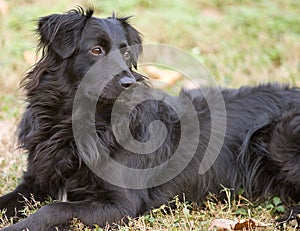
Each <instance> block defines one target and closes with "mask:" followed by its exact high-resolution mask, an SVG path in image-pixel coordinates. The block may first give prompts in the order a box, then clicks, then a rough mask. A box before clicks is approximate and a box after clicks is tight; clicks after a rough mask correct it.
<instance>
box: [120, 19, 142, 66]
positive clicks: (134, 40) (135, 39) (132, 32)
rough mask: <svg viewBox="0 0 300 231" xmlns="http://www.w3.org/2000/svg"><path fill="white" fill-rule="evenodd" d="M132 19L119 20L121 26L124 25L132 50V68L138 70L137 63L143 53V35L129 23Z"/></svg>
mask: <svg viewBox="0 0 300 231" xmlns="http://www.w3.org/2000/svg"><path fill="white" fill-rule="evenodd" d="M130 18H131V17H124V18H117V19H118V20H119V21H120V22H121V24H122V25H123V27H124V29H125V31H126V36H127V40H128V43H129V45H130V46H132V47H131V48H132V49H131V51H132V52H131V60H132V61H131V62H132V66H133V67H134V68H135V69H137V62H138V59H139V56H140V55H141V53H142V52H143V48H142V34H141V33H140V32H139V31H137V30H136V29H135V28H134V27H133V26H131V25H130V24H129V23H128V19H130Z"/></svg>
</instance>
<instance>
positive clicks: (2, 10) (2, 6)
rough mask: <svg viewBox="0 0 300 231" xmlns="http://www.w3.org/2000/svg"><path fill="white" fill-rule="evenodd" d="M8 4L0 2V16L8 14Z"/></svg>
mask: <svg viewBox="0 0 300 231" xmlns="http://www.w3.org/2000/svg"><path fill="white" fill-rule="evenodd" d="M8 8H9V7H8V3H7V2H6V1H4V0H0V14H3V15H6V14H8Z"/></svg>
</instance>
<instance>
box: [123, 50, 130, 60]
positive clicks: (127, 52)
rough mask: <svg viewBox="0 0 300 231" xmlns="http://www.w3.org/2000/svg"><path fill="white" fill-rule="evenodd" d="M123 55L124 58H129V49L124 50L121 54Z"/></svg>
mask: <svg viewBox="0 0 300 231" xmlns="http://www.w3.org/2000/svg"><path fill="white" fill-rule="evenodd" d="M123 57H124V59H125V60H129V59H130V57H131V54H130V52H129V51H125V52H124V54H123Z"/></svg>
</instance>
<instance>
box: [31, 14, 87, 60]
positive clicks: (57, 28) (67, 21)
mask: <svg viewBox="0 0 300 231" xmlns="http://www.w3.org/2000/svg"><path fill="white" fill-rule="evenodd" d="M92 14H93V11H92V10H87V11H86V12H84V10H83V9H82V8H78V9H76V10H71V11H69V12H68V13H66V14H53V15H49V16H46V17H42V18H40V19H39V22H38V28H37V32H38V33H39V35H40V46H41V47H43V48H45V47H46V48H48V49H52V50H53V51H54V52H55V53H56V54H58V55H59V56H60V57H61V58H63V59H65V58H68V57H70V56H71V55H72V54H73V53H74V51H75V50H76V48H78V46H79V42H80V38H81V33H82V30H83V28H84V26H85V24H86V20H87V19H88V18H90V17H91V16H92Z"/></svg>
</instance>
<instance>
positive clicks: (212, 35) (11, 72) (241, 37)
mask: <svg viewBox="0 0 300 231" xmlns="http://www.w3.org/2000/svg"><path fill="white" fill-rule="evenodd" d="M76 5H83V6H91V5H93V6H94V7H95V14H96V15H97V16H103V17H107V16H109V15H111V12H112V11H115V12H116V13H117V14H118V15H121V16H127V15H133V16H134V17H133V18H132V19H131V22H132V24H133V25H134V26H135V27H137V28H138V29H139V30H140V31H141V32H142V33H143V35H144V41H145V43H162V44H169V45H172V46H176V47H178V48H180V49H183V50H185V51H186V52H188V53H189V54H190V55H192V56H193V57H195V58H197V59H198V60H199V61H200V62H201V63H203V64H204V65H205V66H206V68H207V69H208V70H209V71H210V73H211V74H212V75H213V76H214V78H215V79H216V81H217V83H218V84H219V85H221V86H223V87H240V86H242V85H254V84H258V83H262V82H270V81H278V82H281V83H288V84H290V85H295V86H300V26H299V25H300V1H297V0H278V1H272V0H259V1H249V0H239V1H235V0H224V1H223V0H213V1H205V0H198V1H197V0H186V1H184V0H173V1H171V0H164V1H149V0H129V1H108V0H105V1H94V2H92V1H88V0H86V1H85V0H81V1H80V0H77V1H71V0H61V1H53V0H48V1H45V0H42V1H41V0H39V1H38V0H0V48H1V52H0V195H3V194H5V193H7V192H9V191H11V190H13V189H14V187H15V186H16V185H17V183H18V182H19V180H20V177H21V175H22V171H23V170H25V168H26V153H24V151H22V150H18V149H17V142H16V139H15V130H16V126H17V123H18V121H19V120H20V117H21V114H22V111H23V110H24V106H25V103H24V102H23V99H24V92H23V91H22V90H18V89H19V88H18V86H19V82H20V81H21V79H22V78H23V77H24V75H25V73H26V71H27V70H29V69H30V66H31V65H33V64H34V62H35V61H36V55H35V47H36V39H37V36H35V34H34V29H35V23H36V21H35V20H36V19H37V18H38V17H40V16H43V15H47V14H50V13H60V12H65V11H67V10H68V9H70V8H73V7H75V6H76ZM181 84H184V81H177V82H176V86H178V85H181ZM173 87H174V86H173ZM164 88H165V89H166V90H167V91H170V92H172V86H169V87H168V86H164ZM224 190H226V192H227V193H229V192H230V191H229V190H228V189H224ZM174 200H176V198H174ZM177 205H178V206H177V207H178V208H177V209H176V210H173V211H172V212H171V213H169V214H165V213H164V209H165V207H164V206H167V205H164V206H162V207H161V208H157V209H154V210H153V211H152V213H151V214H150V215H147V216H143V217H140V218H135V219H131V220H130V222H129V224H128V225H123V226H120V227H118V228H117V229H120V230H207V228H208V227H209V225H210V223H211V222H212V220H214V219H217V218H228V219H242V218H246V219H247V218H255V219H258V220H260V221H261V222H264V223H266V224H270V225H269V226H267V227H266V228H263V230H278V229H277V228H276V226H275V225H274V224H273V223H272V222H273V221H274V219H276V218H277V217H278V216H280V215H281V214H282V212H283V211H284V209H286V208H285V207H283V206H282V205H281V202H280V199H279V198H277V197H275V198H269V199H268V200H266V201H265V202H253V201H251V202H250V201H248V200H247V199H246V198H243V197H242V195H240V196H239V197H238V198H237V199H236V200H232V199H231V197H230V196H229V195H228V198H227V200H225V202H220V201H218V200H216V199H215V198H214V195H210V196H209V198H208V199H207V200H206V201H205V202H204V205H203V206H202V207H195V206H193V205H191V204H189V203H179V202H178V203H177ZM39 206H40V204H39V203H38V202H37V203H36V204H34V205H29V207H28V208H27V209H25V210H24V213H25V214H30V213H32V212H33V211H34V210H35V209H36V208H37V207H39ZM7 222H9V221H7V220H6V219H5V216H3V215H0V227H3V226H4V225H6V224H7ZM72 223H73V225H74V227H76V229H75V230H88V229H86V228H85V227H84V226H83V225H82V224H81V223H80V221H78V220H73V221H72ZM95 229H96V230H97V228H95ZM98 229H99V230H101V229H100V228H98ZM107 229H108V227H107ZM286 230H294V228H293V226H292V225H288V226H287V227H286Z"/></svg>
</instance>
